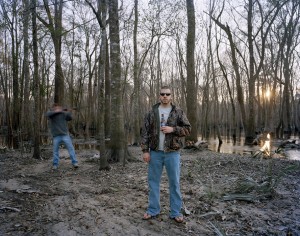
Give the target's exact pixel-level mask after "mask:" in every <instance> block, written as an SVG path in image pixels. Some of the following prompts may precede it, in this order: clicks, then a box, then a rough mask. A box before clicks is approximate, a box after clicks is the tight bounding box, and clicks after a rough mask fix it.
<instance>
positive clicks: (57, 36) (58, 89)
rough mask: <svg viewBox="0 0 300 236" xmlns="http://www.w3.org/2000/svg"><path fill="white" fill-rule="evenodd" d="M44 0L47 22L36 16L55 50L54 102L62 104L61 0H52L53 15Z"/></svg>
mask: <svg viewBox="0 0 300 236" xmlns="http://www.w3.org/2000/svg"><path fill="white" fill-rule="evenodd" d="M43 1H44V7H45V10H46V13H47V17H48V22H47V21H46V20H44V19H43V18H42V17H41V16H39V15H37V18H38V19H39V20H40V21H41V22H42V23H43V25H44V26H45V27H46V28H47V29H48V30H49V32H50V34H51V38H52V41H53V44H54V52H55V76H54V80H55V88H54V102H57V103H59V104H64V99H65V97H64V75H63V70H62V66H61V45H62V43H61V42H62V35H63V33H64V32H63V27H62V12H63V3H64V1H63V0H54V4H53V7H54V16H53V15H52V13H51V10H50V5H49V2H48V0H43Z"/></svg>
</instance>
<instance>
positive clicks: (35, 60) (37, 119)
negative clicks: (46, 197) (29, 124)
mask: <svg viewBox="0 0 300 236" xmlns="http://www.w3.org/2000/svg"><path fill="white" fill-rule="evenodd" d="M31 9H32V48H33V64H34V68H33V70H34V71H33V87H34V89H33V94H34V113H35V114H34V116H33V117H34V126H33V130H34V148H33V157H34V158H40V114H41V112H40V81H39V73H38V69H39V65H38V60H39V58H38V44H37V41H38V39H37V24H36V1H35V0H32V1H31Z"/></svg>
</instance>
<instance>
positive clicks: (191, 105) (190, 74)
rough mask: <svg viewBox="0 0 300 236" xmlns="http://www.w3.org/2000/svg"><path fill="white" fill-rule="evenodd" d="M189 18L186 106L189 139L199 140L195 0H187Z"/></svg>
mask: <svg viewBox="0 0 300 236" xmlns="http://www.w3.org/2000/svg"><path fill="white" fill-rule="evenodd" d="M186 9H187V18H188V34H187V43H186V45H187V50H186V66H187V88H186V89H187V91H188V95H187V96H186V106H187V117H188V119H189V121H190V123H191V125H192V132H191V135H190V136H189V137H187V139H189V140H191V141H194V142H197V140H198V132H197V112H196V111H197V92H196V77H195V25H196V23H195V7H194V1H193V0H186Z"/></svg>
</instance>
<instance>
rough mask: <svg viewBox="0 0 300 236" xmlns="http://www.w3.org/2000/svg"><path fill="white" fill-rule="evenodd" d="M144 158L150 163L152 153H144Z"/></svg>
mask: <svg viewBox="0 0 300 236" xmlns="http://www.w3.org/2000/svg"><path fill="white" fill-rule="evenodd" d="M143 160H144V162H147V163H149V161H150V153H149V152H144V153H143Z"/></svg>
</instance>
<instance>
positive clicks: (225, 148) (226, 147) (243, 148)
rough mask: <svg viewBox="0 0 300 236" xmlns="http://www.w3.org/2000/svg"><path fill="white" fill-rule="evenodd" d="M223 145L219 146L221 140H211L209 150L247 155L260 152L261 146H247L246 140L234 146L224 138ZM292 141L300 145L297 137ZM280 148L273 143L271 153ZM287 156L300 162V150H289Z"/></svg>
mask: <svg viewBox="0 0 300 236" xmlns="http://www.w3.org/2000/svg"><path fill="white" fill-rule="evenodd" d="M222 139H223V143H222V145H221V146H219V140H218V139H214V138H210V139H209V140H208V141H207V143H208V149H209V150H211V151H214V152H220V153H234V154H245V153H255V152H256V151H259V149H260V148H261V146H259V145H245V142H244V141H245V140H244V138H241V139H240V140H238V141H236V143H235V144H234V142H233V140H232V139H231V138H226V137H222ZM291 140H296V144H299V143H300V140H299V139H298V138H297V137H291ZM277 147H278V143H277V142H271V152H272V153H274V152H275V150H276V149H277ZM285 153H286V156H287V158H288V159H290V160H300V150H299V149H291V150H287V151H286V152H285Z"/></svg>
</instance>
